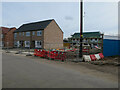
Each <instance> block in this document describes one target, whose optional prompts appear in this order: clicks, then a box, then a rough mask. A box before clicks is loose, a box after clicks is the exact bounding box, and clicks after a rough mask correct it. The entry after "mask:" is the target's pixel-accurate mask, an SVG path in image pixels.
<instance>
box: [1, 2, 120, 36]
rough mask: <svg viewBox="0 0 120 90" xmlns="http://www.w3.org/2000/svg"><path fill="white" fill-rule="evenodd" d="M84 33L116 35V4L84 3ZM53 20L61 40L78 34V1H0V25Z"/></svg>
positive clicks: (18, 24) (8, 25)
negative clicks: (0, 5)
mask: <svg viewBox="0 0 120 90" xmlns="http://www.w3.org/2000/svg"><path fill="white" fill-rule="evenodd" d="M84 7H85V8H84V11H85V15H84V16H85V17H84V20H85V22H84V31H89V32H90V31H100V32H104V33H105V34H110V35H111V34H112V35H114V34H117V33H118V5H117V3H113V2H106V3H105V2H102V3H101V2H96V3H95V2H86V3H85V4H84ZM47 19H55V20H56V22H57V23H58V25H59V26H60V27H61V29H62V30H63V32H64V38H65V37H69V36H70V35H71V34H73V33H74V32H79V25H80V24H79V22H80V20H79V3H78V2H3V3H2V26H6V27H13V26H14V27H17V28H18V27H19V26H20V25H22V24H24V23H30V22H37V21H42V20H47Z"/></svg>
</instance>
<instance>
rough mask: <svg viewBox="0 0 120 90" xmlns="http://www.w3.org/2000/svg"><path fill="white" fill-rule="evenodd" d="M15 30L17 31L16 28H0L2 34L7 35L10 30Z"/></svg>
mask: <svg viewBox="0 0 120 90" xmlns="http://www.w3.org/2000/svg"><path fill="white" fill-rule="evenodd" d="M13 29H16V28H15V27H13V28H7V27H0V30H2V34H7V33H8V32H9V31H10V30H13Z"/></svg>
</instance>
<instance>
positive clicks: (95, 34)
mask: <svg viewBox="0 0 120 90" xmlns="http://www.w3.org/2000/svg"><path fill="white" fill-rule="evenodd" d="M100 35H101V33H100V32H83V38H99V37H100ZM71 36H72V38H80V33H74V34H73V35H71Z"/></svg>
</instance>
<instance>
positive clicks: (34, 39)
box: [14, 19, 63, 49]
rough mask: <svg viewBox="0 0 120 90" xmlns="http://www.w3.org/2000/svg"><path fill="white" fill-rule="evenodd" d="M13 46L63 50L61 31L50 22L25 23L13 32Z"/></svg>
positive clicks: (55, 24)
mask: <svg viewBox="0 0 120 90" xmlns="http://www.w3.org/2000/svg"><path fill="white" fill-rule="evenodd" d="M14 46H15V47H23V48H24V47H25V48H29V47H30V48H43V49H52V48H55V49H57V48H63V31H62V30H61V28H60V27H59V26H58V24H57V23H56V22H55V20H54V19H52V20H45V21H40V22H33V23H27V24H23V25H22V26H20V27H19V28H18V29H17V30H16V31H15V32H14Z"/></svg>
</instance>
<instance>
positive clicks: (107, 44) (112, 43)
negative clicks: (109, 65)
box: [103, 39, 120, 56]
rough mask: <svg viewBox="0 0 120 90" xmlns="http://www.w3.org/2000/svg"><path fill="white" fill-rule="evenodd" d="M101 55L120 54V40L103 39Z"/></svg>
mask: <svg viewBox="0 0 120 90" xmlns="http://www.w3.org/2000/svg"><path fill="white" fill-rule="evenodd" d="M103 55H104V56H114V55H120V40H111V39H104V40H103Z"/></svg>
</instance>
